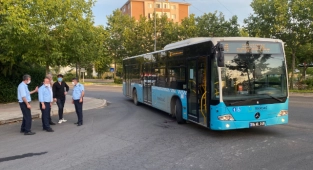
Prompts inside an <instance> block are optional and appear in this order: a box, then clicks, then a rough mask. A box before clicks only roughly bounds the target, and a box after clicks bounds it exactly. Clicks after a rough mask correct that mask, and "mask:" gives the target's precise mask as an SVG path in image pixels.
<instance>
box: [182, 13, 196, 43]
mask: <svg viewBox="0 0 313 170" xmlns="http://www.w3.org/2000/svg"><path fill="white" fill-rule="evenodd" d="M178 30H179V39H180V40H184V39H188V38H193V37H197V36H198V32H199V27H198V26H197V21H196V17H195V14H191V15H189V17H186V18H184V19H183V20H182V22H181V24H180V26H179V29H178Z"/></svg>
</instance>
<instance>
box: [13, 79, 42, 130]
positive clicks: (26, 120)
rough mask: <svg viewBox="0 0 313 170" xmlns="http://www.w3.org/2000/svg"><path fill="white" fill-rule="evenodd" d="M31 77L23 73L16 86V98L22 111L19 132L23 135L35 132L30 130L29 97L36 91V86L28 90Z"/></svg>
mask: <svg viewBox="0 0 313 170" xmlns="http://www.w3.org/2000/svg"><path fill="white" fill-rule="evenodd" d="M30 80H31V77H30V75H27V74H26V75H24V76H23V81H22V82H21V83H20V84H19V86H18V88H17V99H18V102H19V104H20V108H21V110H22V113H23V122H22V126H21V133H24V135H34V134H36V133H35V132H32V131H31V127H32V115H31V106H30V102H31V97H30V95H31V94H33V93H36V92H37V91H38V87H36V89H35V90H33V91H31V92H30V91H29V90H28V86H27V85H28V84H29V83H30Z"/></svg>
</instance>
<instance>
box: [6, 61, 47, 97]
mask: <svg viewBox="0 0 313 170" xmlns="http://www.w3.org/2000/svg"><path fill="white" fill-rule="evenodd" d="M24 74H29V75H30V76H31V83H30V84H29V85H28V89H29V91H32V90H34V89H35V88H36V86H39V85H40V84H41V83H42V82H43V79H44V78H45V69H44V68H43V67H29V68H26V69H23V71H22V72H15V73H14V75H7V76H4V75H2V74H0V85H1V90H0V103H9V102H17V87H18V85H19V84H20V83H21V82H22V80H23V75H24ZM31 98H32V100H37V99H38V95H37V93H35V94H32V95H31Z"/></svg>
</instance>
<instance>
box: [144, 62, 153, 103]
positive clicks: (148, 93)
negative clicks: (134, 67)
mask: <svg viewBox="0 0 313 170" xmlns="http://www.w3.org/2000/svg"><path fill="white" fill-rule="evenodd" d="M144 67H145V71H146V72H145V74H144V79H143V95H144V98H143V99H144V103H146V104H152V89H151V87H152V80H151V76H150V64H148V63H146V64H145V66H144Z"/></svg>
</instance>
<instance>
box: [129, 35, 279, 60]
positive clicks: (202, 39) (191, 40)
mask: <svg viewBox="0 0 313 170" xmlns="http://www.w3.org/2000/svg"><path fill="white" fill-rule="evenodd" d="M208 41H212V43H213V44H217V42H220V41H265V42H280V43H283V41H282V40H280V39H272V38H256V37H213V38H210V37H195V38H189V39H186V40H182V41H178V42H175V43H171V44H168V45H166V46H165V47H164V49H163V50H159V51H155V52H150V53H146V54H141V55H137V56H132V57H127V58H125V59H124V60H127V59H130V58H136V57H140V56H144V55H148V54H154V53H158V52H162V51H165V50H171V49H175V48H181V47H186V46H188V45H193V44H199V43H203V42H208Z"/></svg>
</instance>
